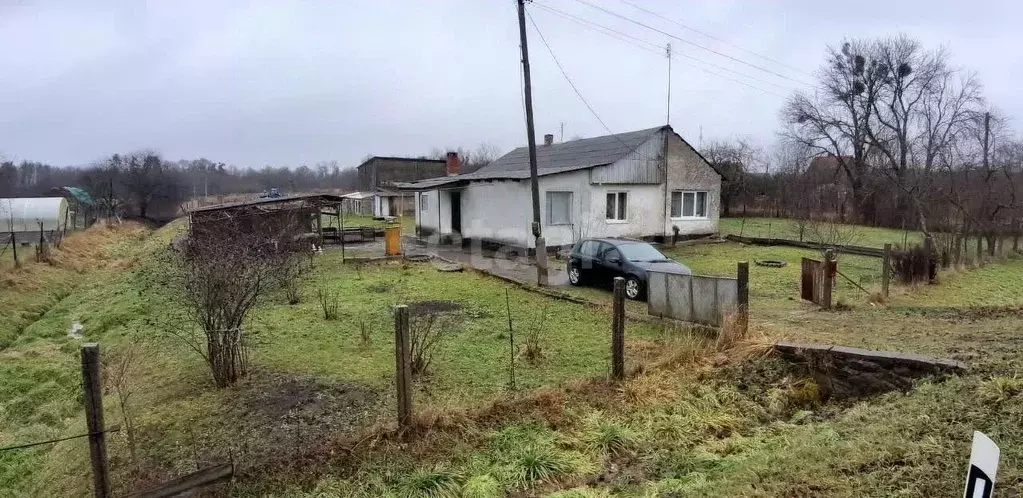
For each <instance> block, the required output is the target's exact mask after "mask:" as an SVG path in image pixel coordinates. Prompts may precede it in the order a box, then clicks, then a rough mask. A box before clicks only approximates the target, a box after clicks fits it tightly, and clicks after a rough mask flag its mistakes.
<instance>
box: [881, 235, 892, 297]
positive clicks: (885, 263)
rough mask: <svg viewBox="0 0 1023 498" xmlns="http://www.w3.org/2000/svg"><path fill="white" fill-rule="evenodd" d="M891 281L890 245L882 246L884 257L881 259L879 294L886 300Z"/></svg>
mask: <svg viewBox="0 0 1023 498" xmlns="http://www.w3.org/2000/svg"><path fill="white" fill-rule="evenodd" d="M891 281H892V245H891V244H885V245H884V257H883V258H882V259H881V294H882V295H884V298H885V299H888V287H889V286H890V285H891Z"/></svg>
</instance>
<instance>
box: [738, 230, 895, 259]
mask: <svg viewBox="0 0 1023 498" xmlns="http://www.w3.org/2000/svg"><path fill="white" fill-rule="evenodd" d="M725 238H726V239H728V240H730V241H732V242H739V243H742V244H754V245H760V246H789V247H799V248H802V249H815V250H818V251H823V250H825V249H834V250H835V252H840V253H843V254H853V255H856V256H868V257H872V258H883V257H884V249H877V248H875V247H864V246H845V245H831V244H819V243H817V242H801V241H798V240H789V239H768V238H763V237H739V236H738V235H726V236H725Z"/></svg>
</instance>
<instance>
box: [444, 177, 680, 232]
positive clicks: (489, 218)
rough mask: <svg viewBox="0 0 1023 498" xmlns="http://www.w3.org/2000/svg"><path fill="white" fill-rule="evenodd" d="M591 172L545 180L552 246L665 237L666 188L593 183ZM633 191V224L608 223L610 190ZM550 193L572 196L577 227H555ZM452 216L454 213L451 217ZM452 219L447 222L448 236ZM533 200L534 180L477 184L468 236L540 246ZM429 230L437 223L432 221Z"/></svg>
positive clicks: (468, 196) (470, 191) (465, 213)
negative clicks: (534, 227) (589, 240)
mask: <svg viewBox="0 0 1023 498" xmlns="http://www.w3.org/2000/svg"><path fill="white" fill-rule="evenodd" d="M589 175H590V172H589V171H586V170H582V171H574V172H571V173H562V174H557V175H549V176H541V177H540V178H539V180H538V184H539V187H540V220H541V225H542V226H543V235H544V239H545V240H546V243H547V245H548V246H568V245H572V244H574V243H575V242H577V241H578V240H580V239H582V238H585V237H631V238H641V237H649V236H657V235H661V230H662V229H663V224H662V223H661V220H662V219H663V216H664V215H663V213H660V212H659V209H660V207H661V205H662V203H661V200H662V198H663V188H662V187H661V186H660V185H593V184H591V183H590V182H589ZM621 191H624V192H628V196H629V197H628V199H629V200H628V208H627V220H626V221H625V222H609V221H607V219H606V216H605V213H606V202H607V201H606V196H607V193H608V192H621ZM547 192H572V223H571V224H569V225H550V224H549V223H548V222H547V221H548V218H547ZM446 215H448V216H449V212H448V213H446ZM449 219H450V218H444V225H445V226H444V228H445V230H444V231H442V233H450V232H449V231H447V226H446V225H447V223H448V220H449ZM532 220H533V215H532V199H531V196H530V189H529V182H528V181H524V180H523V181H511V180H508V181H493V182H473V183H472V184H470V185H469V186H468V187H467V188H465V189H464V190H463V191H462V236H463V238H470V239H480V240H485V241H488V242H496V243H500V244H507V245H514V246H518V247H526V248H534V247H535V244H534V240H533V236H532V231H531V230H530V226H531V224H532ZM425 223H426V224H427V225H429V226H433V225H436V221H430V220H429V219H427V220H426V221H425Z"/></svg>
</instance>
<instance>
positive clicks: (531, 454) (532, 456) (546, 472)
mask: <svg viewBox="0 0 1023 498" xmlns="http://www.w3.org/2000/svg"><path fill="white" fill-rule="evenodd" d="M513 465H514V470H513V474H514V477H515V481H516V483H517V484H518V485H519V486H522V487H526V486H529V485H531V484H535V483H542V482H550V481H553V480H555V479H557V478H559V477H562V476H566V475H568V474H570V473H571V472H572V470H573V465H572V461H571V459H570V458H568V456H567V455H565V454H564V453H563V452H561V451H559V450H558V449H557V448H554V447H552V446H549V445H540V444H532V445H529V446H527V447H526V448H524V449H523V450H522V451H521V453H519V454H518V456H517V457H516V458H515V460H514V461H513Z"/></svg>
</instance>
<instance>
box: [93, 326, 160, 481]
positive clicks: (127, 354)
mask: <svg viewBox="0 0 1023 498" xmlns="http://www.w3.org/2000/svg"><path fill="white" fill-rule="evenodd" d="M150 354H151V350H150V348H149V344H148V343H146V340H145V335H143V334H142V333H140V332H138V331H136V332H135V333H134V334H132V335H131V337H130V338H129V340H128V343H127V344H126V345H124V347H122V348H119V349H115V350H114V351H113V354H109V355H107V356H106V357H105V358H104V361H103V381H104V382H105V383H106V385H107V390H112V391H113V392H114V394H115V395H116V396H117V405H118V408H119V409H120V412H121V425H122V429H123V434H124V436H125V441H126V443H127V446H128V457H129V461H130V463H131V466H132V471H133V472H135V473H139V472H140V467H139V460H138V443H137V441H138V439H137V433H136V430H135V429H136V426H135V411H134V409H133V407H132V404H131V402H130V401H131V397H132V395H133V394H134V393H135V391H136V390H137V389H138V387H139V384H138V381H139V378H138V377H139V376H140V375H141V372H140V371H139V370H140V367H141V366H142V364H143V363H145V362H146V361H147V359H148V357H149V355H150Z"/></svg>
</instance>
